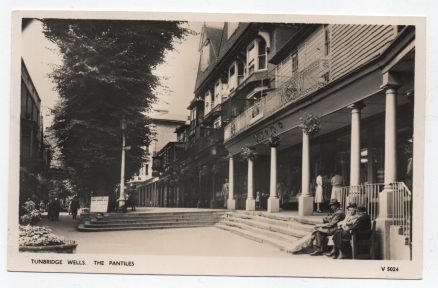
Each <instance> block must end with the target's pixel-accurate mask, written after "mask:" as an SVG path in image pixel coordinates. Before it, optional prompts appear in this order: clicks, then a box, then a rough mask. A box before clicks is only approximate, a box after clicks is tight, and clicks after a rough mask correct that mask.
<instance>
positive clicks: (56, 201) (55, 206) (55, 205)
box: [53, 197, 61, 221]
mask: <svg viewBox="0 0 438 288" xmlns="http://www.w3.org/2000/svg"><path fill="white" fill-rule="evenodd" d="M60 212H61V202H60V201H59V199H58V197H55V199H54V200H53V218H54V219H55V221H58V220H59V213H60Z"/></svg>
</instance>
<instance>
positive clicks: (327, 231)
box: [310, 199, 345, 256]
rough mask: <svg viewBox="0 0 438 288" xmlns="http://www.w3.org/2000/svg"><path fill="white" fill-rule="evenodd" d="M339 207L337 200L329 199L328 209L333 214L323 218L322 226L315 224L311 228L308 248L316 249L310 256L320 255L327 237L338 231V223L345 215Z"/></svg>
mask: <svg viewBox="0 0 438 288" xmlns="http://www.w3.org/2000/svg"><path fill="white" fill-rule="evenodd" d="M340 207H341V204H340V203H339V202H338V200H336V199H331V200H330V209H331V210H332V211H333V214H331V215H329V216H327V217H324V219H323V224H317V225H315V226H314V227H313V232H312V235H311V238H310V246H311V247H312V246H314V247H316V249H315V251H313V252H312V253H310V255H311V256H316V255H322V253H323V250H324V246H325V242H326V239H327V237H328V236H331V235H333V234H334V233H335V232H336V230H337V229H338V227H337V225H338V223H339V222H340V221H342V220H344V218H345V213H344V211H342V210H341V209H340Z"/></svg>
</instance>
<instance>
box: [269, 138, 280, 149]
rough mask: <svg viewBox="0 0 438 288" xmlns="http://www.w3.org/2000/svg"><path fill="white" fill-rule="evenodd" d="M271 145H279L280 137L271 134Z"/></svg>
mask: <svg viewBox="0 0 438 288" xmlns="http://www.w3.org/2000/svg"><path fill="white" fill-rule="evenodd" d="M268 145H269V147H271V148H272V147H278V146H279V145H280V137H278V136H271V137H270V138H269V140H268Z"/></svg>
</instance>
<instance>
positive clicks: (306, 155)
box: [298, 132, 313, 216]
mask: <svg viewBox="0 0 438 288" xmlns="http://www.w3.org/2000/svg"><path fill="white" fill-rule="evenodd" d="M309 150H310V144H309V135H308V134H306V133H305V132H303V155H302V168H301V170H302V171H301V175H302V176H301V196H300V198H298V215H299V216H308V215H312V213H313V197H312V196H311V195H310V152H309Z"/></svg>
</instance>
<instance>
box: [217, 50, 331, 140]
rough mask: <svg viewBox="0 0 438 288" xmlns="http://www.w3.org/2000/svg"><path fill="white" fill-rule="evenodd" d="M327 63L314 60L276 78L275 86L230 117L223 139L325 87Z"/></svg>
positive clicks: (326, 61) (321, 60)
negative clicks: (283, 77) (289, 74)
mask: <svg viewBox="0 0 438 288" xmlns="http://www.w3.org/2000/svg"><path fill="white" fill-rule="evenodd" d="M329 70H330V69H329V60H327V59H318V60H315V61H314V62H312V63H311V64H309V65H308V66H307V67H305V68H304V69H302V70H300V71H296V72H295V73H294V75H293V76H291V77H288V78H286V79H278V77H277V79H276V83H277V87H275V89H274V90H272V91H268V92H267V95H266V96H265V97H263V98H262V99H260V101H258V102H256V103H254V104H253V105H252V106H250V107H249V108H248V109H246V110H245V111H244V112H243V113H241V114H240V115H238V116H237V117H236V118H234V119H233V120H232V121H231V122H230V123H229V124H228V125H227V126H225V129H224V140H225V141H228V140H230V139H231V138H233V137H235V136H237V135H239V134H240V133H242V132H243V131H245V130H247V129H248V128H250V127H251V126H253V125H255V124H256V123H258V122H259V121H261V120H263V119H265V118H266V117H269V116H271V115H273V114H275V113H276V112H277V111H279V110H280V109H282V108H283V107H286V106H288V105H290V104H292V103H295V102H297V101H298V100H300V99H303V98H304V97H306V96H308V95H310V94H312V93H313V92H315V91H317V90H318V89H320V88H322V87H324V86H325V85H327V84H328V82H329V79H328V76H327V75H328V72H329Z"/></svg>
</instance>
